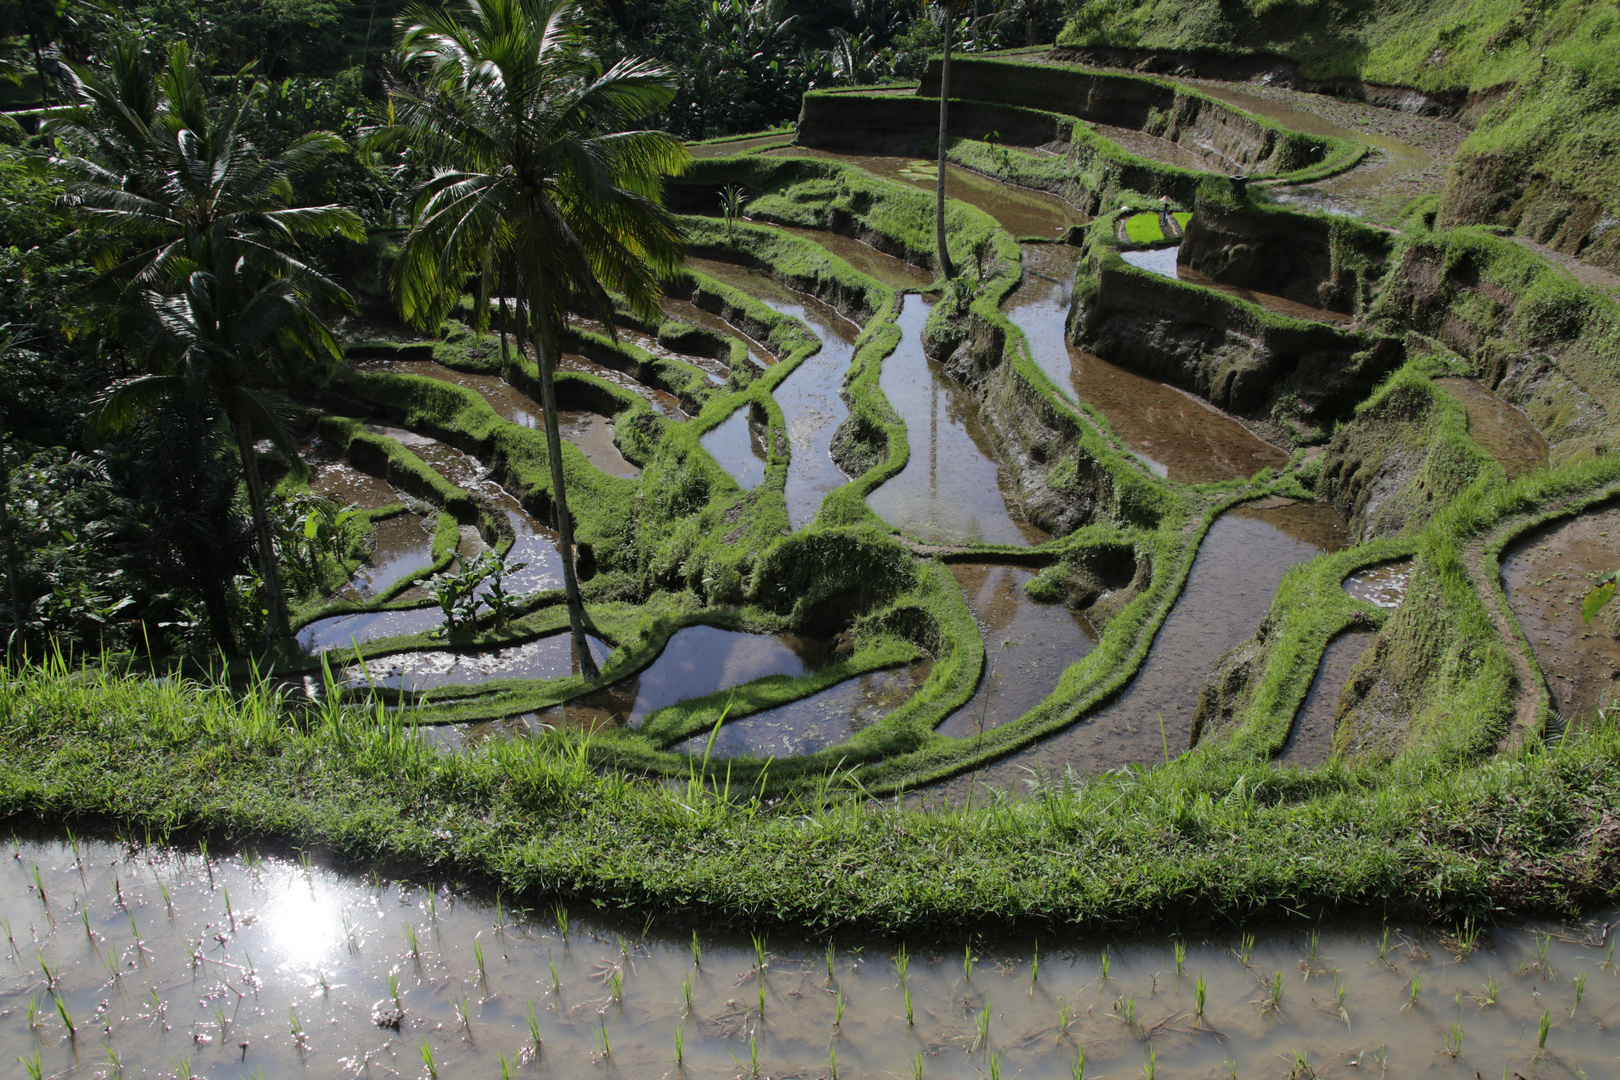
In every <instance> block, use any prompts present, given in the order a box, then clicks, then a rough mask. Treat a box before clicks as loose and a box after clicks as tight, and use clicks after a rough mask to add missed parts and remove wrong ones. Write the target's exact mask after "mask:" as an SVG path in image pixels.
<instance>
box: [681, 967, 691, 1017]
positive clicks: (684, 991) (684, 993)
mask: <svg viewBox="0 0 1620 1080" xmlns="http://www.w3.org/2000/svg"><path fill="white" fill-rule="evenodd" d="M681 1000H682V1001H684V1002H686V1011H687V1012H691V1011H692V973H691V972H690V971H689V972H687V973H686V978H685V979H683V980H681Z"/></svg>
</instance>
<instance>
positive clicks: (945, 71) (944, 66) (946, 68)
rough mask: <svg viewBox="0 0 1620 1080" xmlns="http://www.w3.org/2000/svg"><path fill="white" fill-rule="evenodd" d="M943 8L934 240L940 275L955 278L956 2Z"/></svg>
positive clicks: (946, 2) (947, 1)
mask: <svg viewBox="0 0 1620 1080" xmlns="http://www.w3.org/2000/svg"><path fill="white" fill-rule="evenodd" d="M924 2H925V3H926V2H927V0H924ZM940 8H941V10H942V11H943V13H944V19H945V58H944V59H943V60H942V61H941V62H940V65H939V177H938V179H937V180H936V181H935V184H934V192H935V198H934V239H935V242H936V243H937V244H938V247H939V269H940V272H941V273H943V274H944V275H945V276H946V277H947V278H953V277H955V276H956V267H954V266H952V265H951V253H950V252H949V251H948V250H946V247H945V146H946V137H945V132H946V128H947V123H948V120H949V108H950V101H951V31H952V30H954V29H955V28H956V0H941V3H940Z"/></svg>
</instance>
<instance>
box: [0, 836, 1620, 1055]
mask: <svg viewBox="0 0 1620 1080" xmlns="http://www.w3.org/2000/svg"><path fill="white" fill-rule="evenodd" d="M12 847H13V854H14V855H15V857H14V858H6V859H4V860H0V918H3V919H4V920H5V922H6V924H7V925H9V926H10V927H11V931H12V935H13V936H14V937H15V938H16V940H17V942H18V944H19V946H21V948H19V950H17V951H18V953H24V950H26V952H25V953H24V955H26V957H27V962H26V963H25V962H24V961H23V959H22V957H21V956H17V955H14V956H13V959H12V960H11V961H10V962H8V963H6V964H5V965H3V966H0V1001H5V1002H6V1007H5V1008H4V1009H0V1044H3V1046H4V1048H5V1050H6V1058H7V1060H8V1061H9V1062H11V1064H10V1065H9V1066H6V1072H5V1075H6V1076H7V1077H8V1078H9V1077H12V1076H15V1077H17V1078H18V1080H23V1078H24V1077H25V1076H27V1075H29V1073H28V1072H27V1071H25V1066H24V1064H22V1063H19V1062H18V1061H17V1060H16V1059H19V1058H20V1059H22V1061H23V1062H26V1063H28V1065H27V1068H32V1067H33V1066H34V1064H36V1063H37V1065H38V1068H39V1074H40V1075H42V1076H49V1077H66V1076H75V1077H77V1076H84V1077H87V1078H88V1077H95V1076H106V1077H113V1076H117V1075H118V1074H119V1073H120V1072H122V1073H123V1075H125V1076H137V1075H144V1076H153V1077H179V1076H196V1077H203V1076H207V1077H209V1078H211V1080H247V1078H249V1077H253V1076H265V1077H285V1076H303V1075H308V1076H321V1077H340V1076H350V1077H352V1076H356V1075H358V1076H362V1077H363V1076H366V1075H368V1074H369V1075H371V1076H377V1077H426V1076H427V1075H428V1069H427V1067H426V1066H425V1064H424V1054H423V1047H424V1046H425V1047H426V1048H427V1054H428V1055H430V1056H431V1058H432V1061H433V1069H434V1070H435V1071H436V1072H437V1073H438V1075H439V1076H441V1077H444V1078H447V1080H448V1078H451V1077H455V1078H460V1077H499V1076H501V1075H502V1072H503V1070H502V1061H503V1060H504V1061H505V1062H506V1063H507V1067H508V1068H509V1069H510V1071H511V1073H512V1075H513V1076H524V1075H536V1074H538V1075H542V1076H555V1077H590V1076H596V1075H607V1076H619V1077H626V1078H630V1077H637V1078H639V1077H654V1078H655V1077H662V1076H669V1075H676V1076H678V1075H682V1074H684V1075H687V1076H691V1077H694V1078H720V1077H736V1076H739V1075H752V1074H753V1069H752V1067H751V1064H750V1063H751V1061H752V1060H753V1059H754V1055H755V1054H757V1060H758V1062H759V1075H760V1076H762V1077H764V1076H768V1077H801V1078H805V1080H810V1078H814V1077H826V1076H828V1075H829V1074H830V1072H831V1070H830V1069H829V1057H830V1056H831V1057H832V1058H833V1060H834V1062H835V1064H836V1066H837V1069H838V1072H839V1075H841V1076H844V1077H850V1078H856V1077H859V1078H880V1077H899V1076H910V1075H913V1071H912V1070H913V1068H914V1066H913V1064H912V1062H913V1060H914V1057H913V1055H921V1056H922V1059H923V1061H924V1065H925V1069H926V1075H927V1076H929V1077H935V1078H941V1080H973V1078H979V1077H983V1076H985V1075H987V1074H988V1073H989V1071H990V1066H989V1065H988V1062H989V1060H990V1055H991V1054H994V1055H995V1061H996V1066H995V1067H996V1068H997V1069H999V1070H1000V1072H1001V1074H1002V1075H1003V1076H1007V1077H1013V1076H1023V1077H1029V1078H1035V1077H1042V1078H1045V1077H1057V1076H1069V1075H1071V1074H1072V1072H1073V1071H1074V1065H1075V1062H1076V1060H1077V1058H1078V1055H1079V1053H1080V1051H1081V1050H1082V1049H1083V1050H1084V1052H1085V1055H1086V1057H1085V1075H1087V1076H1106V1077H1130V1076H1138V1077H1140V1076H1142V1075H1144V1061H1145V1060H1147V1059H1148V1057H1149V1054H1150V1053H1151V1055H1152V1058H1153V1060H1154V1063H1155V1066H1156V1068H1157V1070H1158V1075H1159V1076H1162V1077H1167V1078H1168V1077H1174V1078H1180V1077H1210V1076H1228V1075H1230V1074H1231V1073H1232V1072H1234V1071H1235V1072H1236V1073H1237V1074H1238V1075H1239V1076H1243V1077H1278V1078H1281V1077H1284V1076H1287V1074H1288V1072H1289V1069H1290V1068H1292V1067H1293V1066H1294V1065H1295V1063H1296V1062H1297V1061H1299V1060H1300V1058H1301V1056H1303V1057H1304V1058H1305V1059H1307V1060H1308V1061H1309V1062H1310V1066H1311V1070H1312V1072H1311V1073H1310V1074H1300V1073H1297V1072H1296V1075H1317V1076H1323V1077H1336V1076H1356V1075H1361V1074H1370V1075H1373V1076H1388V1077H1391V1078H1397V1080H1398V1078H1408V1077H1419V1076H1430V1075H1436V1076H1447V1075H1455V1076H1459V1077H1461V1076H1467V1077H1472V1076H1473V1075H1474V1074H1475V1073H1476V1072H1478V1073H1480V1074H1481V1075H1483V1076H1491V1077H1494V1076H1498V1075H1500V1074H1501V1073H1502V1072H1503V1071H1504V1070H1506V1071H1507V1072H1508V1074H1509V1075H1510V1076H1511V1075H1513V1074H1515V1073H1516V1074H1519V1075H1523V1076H1537V1077H1546V1078H1548V1080H1557V1078H1563V1077H1569V1078H1570V1080H1574V1078H1575V1077H1577V1076H1579V1075H1583V1074H1584V1075H1591V1076H1593V1077H1596V1076H1600V1075H1607V1074H1606V1073H1605V1072H1604V1071H1603V1070H1604V1068H1605V1066H1606V1064H1607V1063H1610V1062H1612V1061H1613V1060H1614V1058H1615V1056H1616V1054H1617V1053H1620V1040H1617V1038H1616V1034H1615V1032H1616V1019H1617V1013H1620V992H1617V987H1620V983H1617V982H1616V980H1615V979H1614V977H1613V974H1612V971H1611V970H1610V968H1609V966H1607V964H1606V960H1605V951H1606V946H1605V942H1604V938H1603V932H1604V928H1605V927H1607V926H1608V924H1609V923H1611V922H1613V921H1615V920H1616V919H1620V912H1612V911H1603V912H1599V913H1597V914H1595V915H1594V916H1593V918H1592V919H1591V920H1590V921H1589V922H1587V923H1585V924H1581V925H1574V926H1563V925H1559V924H1555V923H1529V924H1520V925H1508V926H1501V927H1494V928H1492V929H1491V930H1490V931H1489V932H1488V933H1486V934H1483V935H1481V937H1480V947H1479V948H1478V949H1477V951H1472V952H1467V953H1463V954H1461V955H1459V952H1457V951H1449V950H1448V945H1454V939H1453V938H1451V937H1450V936H1449V935H1448V934H1446V933H1444V932H1441V931H1431V930H1424V929H1416V930H1414V929H1412V928H1408V929H1406V930H1402V929H1400V928H1399V927H1397V926H1387V927H1386V926H1383V925H1381V924H1377V923H1367V924H1357V925H1350V926H1345V925H1335V924H1328V925H1324V926H1320V927H1318V926H1310V927H1306V926H1303V925H1301V926H1297V927H1290V926H1281V927H1265V926H1257V927H1252V928H1248V929H1242V928H1239V929H1232V930H1226V931H1220V932H1217V933H1214V934H1212V935H1194V936H1192V937H1191V938H1188V939H1185V940H1183V939H1180V938H1173V937H1171V936H1169V935H1148V936H1145V937H1133V938H1126V939H1119V938H1111V937H1103V936H1095V935H1088V936H1079V935H1065V936H1063V937H1043V938H1041V939H1040V940H1038V941H1035V942H1029V941H1019V942H1016V943H1013V942H1008V941H1005V940H1002V939H999V938H997V937H995V936H994V935H992V936H991V937H990V938H989V939H988V940H979V941H976V942H975V944H974V947H973V950H972V952H973V955H974V958H975V961H976V962H975V964H974V966H973V970H972V973H971V976H969V975H967V974H965V973H964V965H963V957H962V949H961V947H960V946H947V945H940V944H938V943H935V942H931V941H927V940H923V941H912V942H910V943H909V945H910V949H909V962H908V966H907V972H906V977H905V978H904V980H902V979H900V978H899V977H898V975H897V973H896V967H895V955H896V951H897V948H898V946H897V944H896V943H894V942H876V941H865V940H856V941H847V940H846V938H845V937H844V936H841V937H839V939H838V940H837V941H836V942H832V941H824V940H804V939H799V938H793V937H787V936H785V935H775V936H772V937H770V938H769V939H764V938H762V939H761V940H760V947H761V949H763V950H764V953H765V963H764V965H763V966H760V964H759V961H758V959H757V957H756V955H755V951H754V946H753V944H752V943H751V942H750V941H749V940H748V939H747V938H745V937H743V936H742V935H732V934H723V933H718V932H716V931H715V930H714V929H712V928H710V927H699V928H698V930H697V932H696V936H695V941H696V948H697V949H698V950H700V958H699V960H698V961H694V935H693V932H692V929H691V928H690V927H689V926H679V927H664V926H662V925H660V924H657V923H650V924H645V925H644V924H643V923H642V922H641V921H640V920H639V919H638V920H635V921H628V920H627V921H626V922H624V923H617V922H612V921H608V920H607V919H605V918H599V917H594V916H593V917H590V918H584V919H582V918H581V917H580V915H581V913H580V912H578V911H576V912H574V913H573V918H572V919H571V920H570V925H569V926H568V929H567V930H566V931H564V930H563V929H561V928H560V927H559V926H558V924H557V920H556V919H555V917H554V916H553V915H552V913H551V909H550V907H549V906H547V908H546V909H545V914H544V915H541V914H539V913H537V912H525V911H523V910H521V909H518V908H516V907H515V906H514V904H513V902H512V898H511V897H510V896H508V897H507V898H506V900H505V902H504V903H502V904H501V905H500V906H499V907H498V906H497V904H496V902H495V901H494V900H493V899H492V898H488V897H485V896H480V895H476V894H473V895H469V894H468V893H467V892H465V891H464V889H463V888H462V887H461V886H457V885H453V884H449V883H445V882H440V881H435V880H431V879H426V880H418V881H410V882H406V881H394V880H389V879H388V878H386V877H373V876H369V875H366V874H363V873H343V872H339V871H337V870H334V869H331V868H328V867H327V866H326V865H325V864H324V862H323V860H322V859H321V857H320V855H319V854H318V853H314V856H313V858H312V859H311V860H310V861H309V862H307V863H301V862H300V861H298V860H297V859H295V858H292V857H287V856H285V855H278V854H276V853H271V852H258V851H252V850H247V851H237V852H229V853H226V854H224V855H221V854H220V853H219V852H218V850H217V849H216V850H214V851H213V852H212V853H211V854H210V855H209V856H203V855H200V854H199V853H198V852H197V851H196V850H195V849H192V850H190V851H182V850H177V849H173V848H162V847H154V846H149V845H139V844H123V843H117V844H113V843H104V842H100V841H94V840H85V839H82V838H81V839H80V840H78V841H77V846H76V849H70V847H69V845H68V844H66V843H62V842H55V841H52V840H34V839H21V840H17V841H15V842H14V844H13V845H12ZM36 872H37V874H38V878H37V886H36V879H35V876H34V875H35V873H36ZM941 873H942V875H944V877H945V878H946V879H948V878H949V875H950V867H949V866H948V865H942V866H941ZM41 887H42V889H43V895H41ZM199 942H200V943H201V944H200V945H199V944H198V943H199ZM1037 948H1038V950H1039V951H1038V953H1037V952H1036V949H1037ZM1178 948H1179V950H1180V951H1179V952H1178ZM194 949H196V950H199V953H200V955H198V959H196V960H193V955H194V953H193V952H192V950H194ZM1037 955H1038V956H1039V969H1038V978H1036V977H1035V972H1036V968H1035V959H1036V956H1037ZM1102 957H1106V958H1107V960H1108V968H1107V973H1106V976H1104V975H1103V974H1102V971H1101V958H1102ZM829 958H830V959H829ZM41 960H42V961H43V965H44V968H45V969H48V970H49V971H50V972H52V973H54V983H53V987H52V990H51V991H47V990H46V989H45V987H44V979H43V977H42V975H41V966H40V961H41ZM829 965H830V966H831V969H832V974H831V975H830V976H829V975H828V970H827V969H828V966H829ZM552 972H555V977H553V974H552ZM1273 972H1282V973H1284V979H1283V984H1282V985H1283V990H1282V999H1281V1002H1280V1004H1279V1005H1278V1006H1277V1007H1275V1008H1273V1007H1269V1006H1268V1004H1267V991H1268V990H1269V987H1270V983H1271V979H1272V973H1273ZM1554 972H1556V977H1555V976H1554ZM1418 980H1422V981H1421V988H1420V991H1419V992H1418V994H1417V999H1418V1000H1417V1003H1416V1004H1415V1005H1414V1004H1413V1003H1412V1001H1411V1000H1410V999H1411V998H1412V997H1413V991H1412V987H1413V986H1416V985H1418ZM1262 982H1264V983H1265V984H1266V985H1265V986H1261V985H1260V984H1261V983H1262ZM1200 984H1202V985H1203V988H1204V994H1203V1009H1202V1012H1201V1013H1200V1012H1198V1010H1197V1001H1196V1000H1195V999H1196V997H1197V996H1198V988H1199V986H1200ZM1492 985H1494V986H1495V987H1496V990H1495V991H1494V993H1493V994H1492V995H1491V998H1492V1001H1491V1003H1490V1004H1488V1005H1487V1004H1484V1003H1483V994H1484V992H1485V988H1487V987H1488V986H1492ZM687 986H689V987H690V990H689V991H688V990H687V989H686V988H685V987H687ZM1576 987H1580V988H1581V990H1579V991H1578V990H1577V989H1576ZM1341 988H1342V991H1343V992H1342V995H1341V994H1340V992H1339V990H1340V989H1341ZM58 994H59V995H60V997H61V1000H62V1005H63V1008H64V1010H65V1011H66V1013H67V1014H68V1015H69V1016H71V1017H72V1018H73V1020H74V1022H75V1024H76V1025H77V1030H78V1034H77V1036H76V1037H70V1036H69V1034H68V1031H67V1029H66V1027H65V1025H64V1023H63V1021H62V1019H61V1017H60V1016H59V1015H58V1014H57V1011H56V1009H55V1007H54V1000H55V995H58ZM1578 994H1579V995H1580V998H1581V1000H1580V1003H1579V1005H1577V1004H1576V998H1577V995H1578ZM761 995H763V996H761ZM30 997H32V998H33V999H34V1000H35V1004H36V1010H35V1015H34V1017H33V1023H32V1024H31V1023H30V1015H29V1013H30V1010H29V1009H28V1008H27V1006H28V1001H29V999H30ZM688 999H689V1000H690V1004H688ZM760 1000H763V1001H764V1003H765V1004H764V1005H763V1006H762V1007H761V1006H759V1005H758V1002H759V1001H760ZM908 1000H909V1001H910V1003H911V1005H912V1010H911V1011H912V1013H913V1020H912V1021H911V1022H909V1023H908V1021H907V1017H906V1014H907V1008H906V1006H907V1002H908ZM1127 1001H1128V1002H1129V1003H1130V1005H1131V1008H1132V1011H1133V1014H1134V1015H1133V1018H1132V1019H1133V1020H1134V1023H1127V1022H1126V1020H1124V1019H1123V1018H1122V1008H1123V1006H1122V1003H1123V1002H1127ZM840 1007H841V1012H842V1015H839V1016H835V1013H837V1012H839V1011H840ZM1459 1008H1460V1009H1461V1011H1460V1012H1459V1011H1458V1010H1459ZM531 1012H532V1016H533V1021H532V1023H533V1025H534V1030H533V1031H531V1029H530V1026H529V1025H530V1023H531V1021H530V1016H531ZM981 1014H983V1015H984V1017H985V1019H984V1021H983V1022H984V1024H985V1027H984V1031H983V1036H982V1040H981V1037H980V1034H979V1029H978V1024H979V1023H980V1021H979V1016H980V1015H981ZM1543 1015H1548V1016H1549V1017H1550V1022H1551V1031H1550V1034H1549V1037H1548V1040H1547V1047H1546V1050H1545V1051H1540V1052H1538V1049H1537V1046H1536V1042H1537V1039H1536V1034H1535V1033H1536V1030H1537V1027H1538V1025H1539V1023H1540V1022H1541V1019H1542V1017H1543ZM835 1021H836V1023H835ZM1454 1025H1455V1026H1454ZM1459 1029H1463V1030H1464V1032H1465V1036H1466V1037H1465V1038H1463V1039H1462V1040H1461V1045H1460V1046H1458V1047H1457V1050H1458V1054H1457V1057H1456V1058H1455V1059H1453V1058H1452V1057H1451V1056H1450V1055H1449V1054H1448V1053H1446V1052H1445V1047H1446V1045H1447V1040H1448V1039H1450V1040H1453V1041H1454V1042H1455V1041H1456V1040H1457V1031H1458V1030H1459ZM677 1031H679V1032H680V1033H681V1042H680V1047H681V1057H682V1063H681V1065H680V1067H676V1066H674V1065H672V1064H671V1060H672V1058H673V1057H674V1056H675V1051H676V1042H675V1033H676V1032H677ZM1526 1032H1528V1035H1527V1034H1525V1033H1526ZM537 1039H538V1042H539V1047H540V1049H539V1051H538V1056H537V1051H536V1048H535V1046H536V1040H537ZM604 1044H606V1045H607V1046H608V1047H609V1050H610V1056H607V1057H604V1055H603V1053H602V1047H603V1045H604ZM829 1047H830V1048H831V1049H829ZM109 1051H110V1053H111V1054H112V1055H116V1057H117V1059H118V1061H119V1062H120V1063H121V1067H120V1068H119V1069H116V1070H115V1069H112V1068H111V1066H110V1061H111V1058H110V1057H109ZM739 1062H742V1063H744V1064H742V1065H740V1066H739V1064H738V1063H739ZM1577 1070H1581V1071H1580V1072H1577Z"/></svg>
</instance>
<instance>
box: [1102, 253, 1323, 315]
mask: <svg viewBox="0 0 1620 1080" xmlns="http://www.w3.org/2000/svg"><path fill="white" fill-rule="evenodd" d="M1180 251H1181V249H1180V248H1178V247H1162V248H1153V249H1151V250H1147V251H1122V252H1120V253H1119V257H1120V258H1122V259H1124V260H1125V261H1126V262H1128V263H1130V264H1131V265H1132V266H1136V267H1140V268H1141V269H1143V270H1150V271H1152V272H1153V273H1155V274H1158V275H1160V276H1162V277H1167V278H1175V279H1176V280H1177V281H1185V282H1186V283H1187V284H1189V285H1199V286H1202V287H1203V288H1206V289H1214V290H1215V291H1216V292H1222V293H1225V294H1226V295H1228V296H1235V297H1237V298H1238V299H1239V300H1247V301H1248V302H1249V303H1251V304H1256V305H1258V306H1260V307H1263V308H1265V309H1266V310H1268V311H1275V312H1276V313H1277V314H1279V315H1287V316H1290V317H1291V318H1295V319H1304V320H1306V321H1307V322H1323V323H1334V324H1337V325H1348V324H1350V323H1352V322H1354V321H1355V319H1354V317H1353V316H1351V315H1347V314H1345V313H1344V312H1342V311H1329V310H1328V309H1327V308H1319V307H1311V306H1310V305H1309V304H1301V303H1300V302H1299V301H1297V300H1290V299H1288V298H1287V297H1285V296H1277V295H1275V294H1273V293H1267V292H1258V291H1256V290H1254V289H1246V288H1244V287H1243V286H1241V285H1228V284H1226V283H1225V282H1223V281H1216V280H1215V279H1214V278H1212V277H1210V276H1209V275H1208V274H1203V273H1199V272H1198V271H1197V270H1194V269H1193V268H1192V267H1190V266H1184V265H1182V264H1180V263H1178V262H1176V258H1177V256H1178V255H1179V253H1180Z"/></svg>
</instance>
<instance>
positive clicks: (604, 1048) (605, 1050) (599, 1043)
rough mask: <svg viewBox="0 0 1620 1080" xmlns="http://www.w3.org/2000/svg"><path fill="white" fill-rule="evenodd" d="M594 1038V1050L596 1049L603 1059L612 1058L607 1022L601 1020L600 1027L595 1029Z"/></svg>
mask: <svg viewBox="0 0 1620 1080" xmlns="http://www.w3.org/2000/svg"><path fill="white" fill-rule="evenodd" d="M595 1038H596V1048H597V1050H599V1051H601V1054H602V1057H603V1058H610V1057H612V1056H613V1042H612V1040H611V1039H609V1038H608V1029H607V1021H606V1020H603V1021H602V1024H601V1026H600V1027H598V1028H597V1029H596V1036H595Z"/></svg>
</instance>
